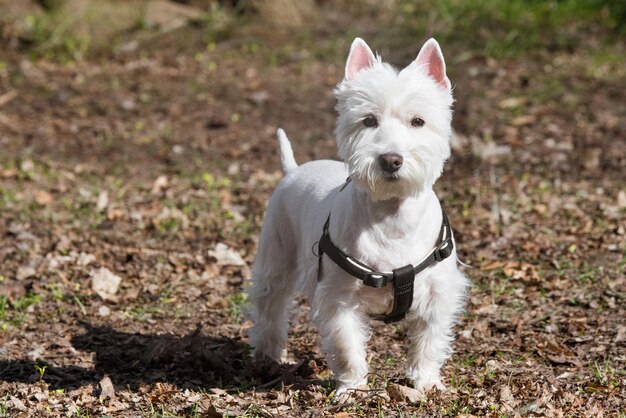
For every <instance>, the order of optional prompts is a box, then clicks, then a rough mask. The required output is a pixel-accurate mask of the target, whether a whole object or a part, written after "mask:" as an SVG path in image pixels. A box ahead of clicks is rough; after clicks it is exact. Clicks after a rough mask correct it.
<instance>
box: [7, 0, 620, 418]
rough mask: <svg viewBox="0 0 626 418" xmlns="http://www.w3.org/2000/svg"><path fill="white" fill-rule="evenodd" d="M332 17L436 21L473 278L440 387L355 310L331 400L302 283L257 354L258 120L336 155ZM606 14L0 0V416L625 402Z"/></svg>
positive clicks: (267, 175)
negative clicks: (276, 338)
mask: <svg viewBox="0 0 626 418" xmlns="http://www.w3.org/2000/svg"><path fill="white" fill-rule="evenodd" d="M356 36H360V37H362V38H364V39H365V40H366V41H367V42H368V43H369V45H370V46H371V47H372V48H373V49H374V50H376V51H378V52H379V53H380V54H381V55H382V57H383V59H384V60H385V61H388V62H391V63H393V64H396V65H397V66H404V65H407V64H408V63H409V62H411V61H412V60H413V59H414V58H415V56H416V55H417V53H418V51H419V47H420V46H421V45H422V43H423V42H424V41H425V40H426V39H428V38H429V37H435V38H436V39H437V40H438V41H439V43H440V44H441V46H442V49H443V52H444V55H445V57H446V63H447V68H448V75H449V77H450V79H451V80H452V83H453V86H454V94H455V98H456V103H455V114H454V121H453V124H454V127H455V130H456V132H457V134H456V135H455V137H454V138H453V141H452V145H453V156H452V157H451V159H450V161H449V162H448V164H447V166H446V170H445V173H444V175H443V176H442V178H441V180H440V181H439V182H438V184H437V186H436V189H437V193H438V195H439V196H440V198H441V199H442V200H443V202H444V204H445V206H446V207H447V208H448V212H449V216H450V218H451V222H452V225H453V227H454V229H455V234H456V238H457V241H458V247H459V253H460V256H461V258H462V260H463V261H464V262H466V263H467V264H468V265H469V266H470V267H469V268H467V270H466V271H467V274H468V275H469V276H470V277H471V278H472V281H473V283H474V286H473V288H472V290H471V293H470V297H469V301H468V309H467V313H466V314H465V315H464V317H463V319H462V321H461V323H460V324H459V326H458V328H457V333H458V338H457V341H456V342H455V354H454V355H453V357H452V358H451V360H450V361H448V362H447V363H446V365H445V367H444V370H443V376H444V383H445V384H446V386H447V388H448V391H447V392H445V393H441V392H437V391H434V392H431V393H429V394H428V396H427V397H425V398H418V397H416V396H415V393H414V392H412V391H411V389H410V388H408V387H407V384H408V382H406V381H405V380H404V377H403V371H402V370H403V360H404V352H405V347H406V330H405V329H404V328H403V326H402V324H399V325H398V326H387V325H384V324H376V325H375V327H374V334H373V336H372V339H371V341H370V351H371V353H372V354H371V358H370V359H369V361H370V363H371V369H372V371H373V372H372V375H371V376H370V379H369V380H370V386H371V391H369V392H366V393H365V394H364V396H363V397H362V398H361V399H358V400H355V401H354V402H348V403H347V404H344V405H333V404H332V403H331V401H330V399H331V397H332V394H333V389H334V388H333V383H332V379H331V375H330V374H329V372H328V370H327V367H326V364H325V362H324V359H323V355H322V354H321V353H320V352H319V348H318V347H317V339H318V337H317V333H316V330H315V329H314V328H313V327H312V326H311V325H310V323H309V322H308V320H307V313H308V308H307V306H306V303H304V302H303V301H298V303H297V304H296V305H294V316H293V319H292V325H293V331H292V333H291V336H290V342H289V347H288V348H289V350H290V351H291V352H292V353H293V354H294V357H295V358H296V359H297V360H298V362H297V363H296V364H295V365H283V366H277V367H275V368H272V369H271V370H267V369H266V370H258V369H257V368H256V366H255V365H254V364H253V363H252V362H251V360H250V358H249V347H248V346H247V343H246V341H247V339H246V336H245V334H246V331H247V329H248V327H249V326H250V323H249V321H247V320H246V318H245V310H246V306H247V302H246V296H245V288H246V286H247V281H246V280H247V278H249V276H250V271H249V266H250V264H251V262H252V260H253V259H254V253H255V249H256V244H257V239H258V233H259V230H260V225H261V222H262V217H263V212H264V209H265V205H266V203H267V200H268V198H269V196H270V194H271V191H272V190H273V188H274V187H275V186H276V184H277V183H278V181H279V180H280V178H281V176H282V173H281V172H280V169H279V167H280V164H279V158H278V153H277V147H276V143H275V139H274V135H275V131H276V129H277V128H278V127H283V128H285V130H286V131H287V134H288V135H289V137H290V138H291V139H292V142H293V146H294V150H295V152H296V157H297V159H298V161H299V162H305V161H308V160H311V159H317V158H336V151H335V143H334V138H333V135H332V131H333V128H334V123H335V111H334V98H333V95H332V89H333V87H334V86H335V85H336V83H337V82H339V81H340V80H341V78H342V77H343V65H344V63H345V59H346V56H347V53H348V50H349V46H350V43H351V42H352V40H353V39H354V37H356ZM625 39H626V2H624V1H616V0H615V1H611V0H545V1H541V0H527V1H524V0H509V1H505V0H495V1H482V0H440V1H435V0H422V1H419V0H380V1H372V0H360V1H347V0H299V1H298V0H275V1H271V0H249V1H245V0H240V1H236V0H231V1H211V0H206V1H201V0H188V1H183V0H181V1H172V0H151V1H146V0H127V1H122V0H39V1H35V0H22V1H10V0H0V44H1V45H2V48H0V417H15V416H24V417H26V416H71V417H95V416H146V417H161V416H204V417H222V416H224V417H225V416H231V417H232V416H245V417H272V416H277V417H278V416H280V417H283V416H298V417H302V416H307V417H309V416H310V417H318V416H332V417H342V418H346V417H348V416H352V417H357V416H358V417H371V416H379V417H411V416H490V417H517V416H586V417H591V416H593V417H620V418H624V417H626V412H625V409H624V405H625V404H626V354H625V353H626V320H625V318H626V307H625V306H626V304H625V301H626V274H625V273H626V256H625V252H626V231H625V222H624V218H625V214H626V181H625V178H626V140H625V139H626V65H625V62H626V45H625Z"/></svg>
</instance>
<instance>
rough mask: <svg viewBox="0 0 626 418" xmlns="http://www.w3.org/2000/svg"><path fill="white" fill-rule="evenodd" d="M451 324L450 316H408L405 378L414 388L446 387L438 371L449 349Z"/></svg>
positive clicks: (451, 317) (449, 351)
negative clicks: (425, 317) (426, 318)
mask: <svg viewBox="0 0 626 418" xmlns="http://www.w3.org/2000/svg"><path fill="white" fill-rule="evenodd" d="M453 324H454V317H453V316H452V315H442V316H440V317H435V316H431V317H430V318H429V320H425V319H423V318H420V317H413V316H409V317H408V318H407V325H408V329H409V339H410V347H409V352H408V355H407V363H408V370H407V377H408V378H409V379H411V380H412V381H413V383H414V385H415V388H416V389H418V390H427V389H430V388H432V387H437V388H439V389H441V390H445V386H444V385H443V384H442V383H441V377H440V375H439V371H440V369H441V366H442V364H443V363H444V361H445V360H446V359H447V358H448V357H450V353H451V351H452V350H451V344H452V326H453Z"/></svg>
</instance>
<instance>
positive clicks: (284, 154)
mask: <svg viewBox="0 0 626 418" xmlns="http://www.w3.org/2000/svg"><path fill="white" fill-rule="evenodd" d="M276 137H277V138H278V144H279V145H280V162H281V164H282V165H283V171H284V172H285V174H289V173H290V172H292V171H293V170H295V169H296V168H298V163H296V159H295V158H294V157H293V149H291V143H290V142H289V138H287V134H286V133H285V131H283V130H282V129H280V128H279V129H278V131H276Z"/></svg>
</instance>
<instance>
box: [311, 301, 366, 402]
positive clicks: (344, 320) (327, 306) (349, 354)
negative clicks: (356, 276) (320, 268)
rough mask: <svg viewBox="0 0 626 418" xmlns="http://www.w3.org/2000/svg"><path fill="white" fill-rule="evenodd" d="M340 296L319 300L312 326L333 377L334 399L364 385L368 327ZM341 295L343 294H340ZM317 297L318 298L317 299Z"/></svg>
mask: <svg viewBox="0 0 626 418" xmlns="http://www.w3.org/2000/svg"><path fill="white" fill-rule="evenodd" d="M341 294H342V293H341V292H337V293H334V294H333V295H332V297H329V296H326V297H319V298H318V309H317V313H316V318H315V319H316V322H317V324H318V326H319V328H320V333H321V336H322V349H323V351H324V353H325V354H326V361H327V362H328V365H329V367H330V368H331V370H332V371H333V373H334V374H335V379H336V380H337V390H336V392H335V396H337V395H340V394H342V393H344V392H346V391H347V390H349V389H357V388H359V387H362V386H364V385H366V384H367V372H368V366H367V358H366V356H367V347H366V346H367V341H368V339H369V331H370V330H369V325H368V322H367V318H366V317H364V315H363V313H361V312H360V311H359V308H358V303H356V302H353V301H350V300H341V298H339V297H338V296H339V295H341ZM344 295H345V294H344ZM318 296H321V295H318Z"/></svg>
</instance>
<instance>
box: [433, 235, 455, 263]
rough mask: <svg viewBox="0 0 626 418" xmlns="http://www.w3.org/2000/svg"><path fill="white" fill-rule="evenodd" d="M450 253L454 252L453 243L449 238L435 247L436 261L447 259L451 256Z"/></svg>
mask: <svg viewBox="0 0 626 418" xmlns="http://www.w3.org/2000/svg"><path fill="white" fill-rule="evenodd" d="M450 254H452V245H451V243H450V241H448V240H446V241H444V242H442V243H441V244H439V246H438V247H437V248H435V251H434V252H433V255H434V256H435V260H436V261H441V260H445V259H446V258H448V257H450Z"/></svg>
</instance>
